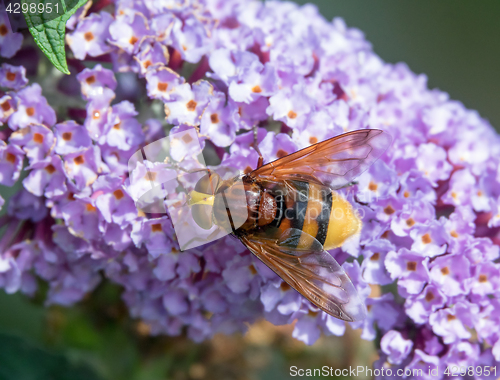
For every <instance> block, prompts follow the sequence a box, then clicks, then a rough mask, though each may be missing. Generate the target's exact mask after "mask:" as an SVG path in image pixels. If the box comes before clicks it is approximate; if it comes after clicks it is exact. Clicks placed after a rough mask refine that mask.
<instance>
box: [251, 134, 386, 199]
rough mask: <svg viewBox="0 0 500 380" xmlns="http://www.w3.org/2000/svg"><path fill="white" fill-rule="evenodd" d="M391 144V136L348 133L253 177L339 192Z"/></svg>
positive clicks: (276, 163)
mask: <svg viewBox="0 0 500 380" xmlns="http://www.w3.org/2000/svg"><path fill="white" fill-rule="evenodd" d="M391 141H392V137H391V136H390V135H389V134H387V133H385V132H383V131H381V130H378V129H361V130H357V131H353V132H348V133H344V134H342V135H340V136H337V137H333V138H331V139H328V140H326V141H323V142H320V143H317V144H314V145H311V146H309V147H307V148H304V149H302V150H299V151H298V152H295V153H292V154H290V155H288V156H285V157H283V158H280V159H278V160H276V161H273V162H270V163H268V164H267V165H264V166H262V167H260V168H258V169H256V170H254V171H253V172H251V173H250V174H249V175H250V176H252V177H254V178H262V179H263V178H266V179H272V180H277V179H279V180H284V179H299V178H304V179H305V180H308V181H315V182H318V183H320V184H322V185H325V186H328V187H330V188H333V189H338V188H341V187H343V186H346V185H347V184H349V183H350V182H352V180H353V179H354V178H356V177H357V176H359V175H360V174H361V173H363V172H364V171H365V170H367V169H368V168H369V167H370V166H371V165H372V164H373V163H374V162H375V161H376V160H377V159H378V158H379V157H380V156H381V155H382V154H383V153H384V152H385V150H386V149H387V148H388V147H389V145H390V144H391Z"/></svg>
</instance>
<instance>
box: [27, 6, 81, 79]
mask: <svg viewBox="0 0 500 380" xmlns="http://www.w3.org/2000/svg"><path fill="white" fill-rule="evenodd" d="M87 1H88V0H69V1H68V0H66V1H65V0H21V3H22V6H23V7H26V6H25V4H27V5H28V8H27V9H28V10H30V8H29V7H31V9H35V11H34V12H32V11H31V12H27V13H24V18H25V19H26V23H27V24H28V27H29V30H30V33H31V35H32V36H33V38H34V40H35V42H36V43H37V45H38V46H39V47H40V49H41V50H42V51H43V53H44V54H45V55H46V56H47V58H48V59H49V60H50V62H52V63H53V64H54V66H55V67H56V68H57V69H58V70H60V71H62V72H63V73H65V74H69V70H68V64H67V63H66V51H65V47H64V37H65V33H66V22H67V21H68V19H69V18H70V17H71V15H73V14H74V13H75V12H76V10H77V9H78V8H80V7H81V6H83V5H84V4H85V3H86V2H87ZM33 4H34V5H35V6H36V7H37V8H33ZM41 4H43V6H42V5H41ZM49 4H50V8H51V12H47V9H49ZM56 4H57V6H56ZM40 9H42V10H44V11H43V12H38V10H40Z"/></svg>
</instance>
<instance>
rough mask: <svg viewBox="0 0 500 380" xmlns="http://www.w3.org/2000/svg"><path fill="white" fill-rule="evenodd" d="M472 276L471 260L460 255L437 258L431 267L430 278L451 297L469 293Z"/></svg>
mask: <svg viewBox="0 0 500 380" xmlns="http://www.w3.org/2000/svg"><path fill="white" fill-rule="evenodd" d="M470 277H471V275H470V264H469V260H467V258H465V257H464V256H461V255H459V254H453V255H445V256H442V257H438V258H436V259H435V260H434V261H433V262H432V264H431V265H430V278H431V280H432V282H433V283H435V284H436V285H438V286H439V287H440V289H441V291H442V292H443V293H444V294H445V295H446V296H449V297H453V296H457V295H459V294H463V293H466V292H467V290H468V289H467V285H466V284H467V281H466V280H467V279H469V278H470Z"/></svg>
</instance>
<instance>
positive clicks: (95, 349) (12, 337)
mask: <svg viewBox="0 0 500 380" xmlns="http://www.w3.org/2000/svg"><path fill="white" fill-rule="evenodd" d="M298 2H299V3H301V4H303V3H306V1H298ZM314 3H316V4H317V5H318V7H319V9H320V11H321V13H322V14H323V15H324V16H325V17H326V18H327V19H332V18H333V17H335V16H340V17H343V18H344V19H345V20H346V22H347V24H348V25H349V26H354V27H357V28H359V29H360V30H362V31H363V32H364V33H365V34H366V37H367V39H368V40H369V41H371V43H372V44H373V47H374V50H375V52H376V53H377V54H378V55H380V56H381V57H382V58H383V59H384V60H385V61H387V62H400V61H403V62H406V63H407V64H408V65H409V66H410V68H411V69H412V70H413V71H414V72H416V73H425V74H426V75H427V76H428V78H429V86H430V87H431V88H436V87H437V88H440V89H441V90H443V91H446V92H448V93H449V94H450V97H451V98H453V99H457V100H460V101H462V102H463V103H464V104H465V105H466V106H467V107H468V108H473V109H477V110H478V111H479V112H480V114H481V115H482V116H483V117H485V118H487V119H489V120H490V121H491V123H492V125H493V126H495V127H496V128H497V129H498V128H499V127H500V107H499V105H498V103H499V102H500V92H499V90H498V89H499V87H500V69H499V68H500V22H499V15H500V2H499V1H498V0H483V1H481V2H476V1H465V0H439V1H435V0H434V1H431V0H419V1H416V0H411V1H406V0H376V1H371V0H342V1H339V0H317V1H315V2H314ZM119 293H120V289H119V288H117V287H115V286H113V285H110V284H104V285H102V286H100V287H99V288H98V289H97V290H96V291H95V293H94V294H92V295H90V296H89V297H88V298H87V299H86V300H85V301H83V302H82V303H81V304H79V305H77V306H76V307H74V308H71V309H65V308H61V307H51V308H49V309H46V308H43V306H42V303H41V302H40V301H37V300H35V301H32V300H27V299H25V298H24V297H22V296H19V295H10V296H8V295H6V294H4V293H2V292H0V380H4V379H5V380H35V379H36V380H48V379H52V380H66V379H68V380H69V379H71V380H80V379H102V380H122V379H123V380H129V379H132V380H135V379H137V380H139V379H140V380H164V379H179V380H181V379H193V380H196V379H220V380H225V379H264V380H266V379H288V378H291V377H290V376H289V367H290V366H291V365H296V366H298V367H299V368H319V367H321V366H323V365H328V366H333V367H336V368H347V367H348V366H349V365H358V364H359V365H370V363H371V362H373V360H374V359H376V354H375V349H374V346H373V344H372V343H370V342H363V341H360V340H359V339H358V337H357V336H358V333H356V332H352V331H348V333H347V334H346V336H345V337H343V338H336V337H322V338H321V339H320V340H319V341H318V342H317V343H316V344H315V345H313V346H312V347H307V346H305V345H304V344H302V343H300V342H298V341H296V340H294V339H293V338H291V332H292V329H293V328H292V327H291V326H283V327H274V326H272V325H270V324H269V323H266V322H260V323H257V324H256V325H254V326H252V327H251V328H250V332H249V333H248V334H247V335H245V336H241V335H235V336H230V337H224V336H217V337H216V338H214V339H212V340H211V341H208V342H204V343H202V344H195V343H193V342H190V341H189V340H187V339H185V338H184V337H176V338H167V337H156V338H152V337H149V336H148V335H147V327H146V326H144V325H142V324H141V323H138V322H137V321H132V320H130V319H129V318H128V317H127V313H126V308H125V307H124V305H123V304H122V302H121V301H120V299H119Z"/></svg>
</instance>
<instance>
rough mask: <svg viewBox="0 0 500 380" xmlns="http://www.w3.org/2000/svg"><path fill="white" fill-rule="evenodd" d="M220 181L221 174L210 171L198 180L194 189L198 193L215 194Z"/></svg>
mask: <svg viewBox="0 0 500 380" xmlns="http://www.w3.org/2000/svg"><path fill="white" fill-rule="evenodd" d="M219 183H220V176H219V175H218V174H217V173H212V172H210V173H208V174H205V175H204V176H203V177H201V178H200V179H199V180H198V182H197V183H196V186H195V187H194V189H195V191H197V192H198V193H203V194H209V195H213V194H215V190H217V187H218V186H219Z"/></svg>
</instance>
